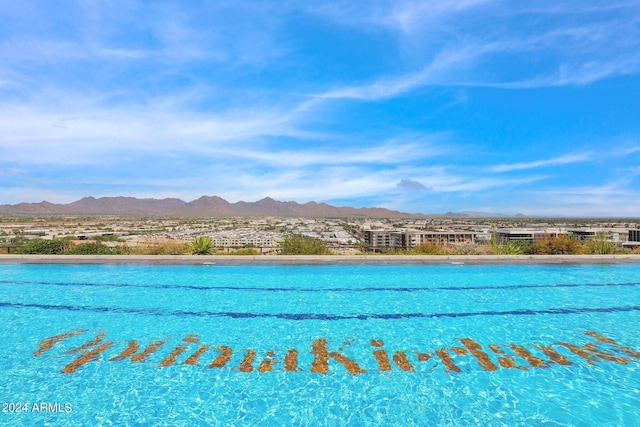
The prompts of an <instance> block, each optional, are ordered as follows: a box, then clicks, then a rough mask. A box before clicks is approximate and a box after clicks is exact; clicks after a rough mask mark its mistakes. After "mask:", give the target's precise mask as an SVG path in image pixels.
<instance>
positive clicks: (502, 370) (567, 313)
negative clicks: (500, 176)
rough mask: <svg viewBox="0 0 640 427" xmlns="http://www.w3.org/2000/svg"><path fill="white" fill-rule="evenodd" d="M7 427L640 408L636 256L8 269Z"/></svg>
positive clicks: (537, 414) (421, 421)
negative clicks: (600, 261)
mask: <svg viewBox="0 0 640 427" xmlns="http://www.w3.org/2000/svg"><path fill="white" fill-rule="evenodd" d="M0 322H1V324H2V325H3V327H2V329H3V333H2V335H1V337H0V397H1V401H2V403H3V412H2V414H1V415H0V423H1V424H7V425H9V424H10V425H20V424H23V425H36V424H43V425H44V424H47V423H50V424H51V425H69V424H75V425H82V424H83V425H96V424H101V425H127V424H129V425H139V424H148V425H256V424H261V423H262V424H265V425H478V424H479V425H633V424H635V423H637V420H638V416H639V415H640V369H639V362H640V354H639V353H638V351H640V337H639V336H638V325H639V324H640V265H637V264H636V265H562V266H558V265H547V266H543V265H493V266H492V265H477V266H467V265H465V266H462V265H430V266H421V265H378V266H376V265H339V266H337V265H335V266H330V265H329V266H326V265H325V266H277V265H271V266H223V265H208V266H207V265H201V266H143V265H20V264H12V265H3V266H1V267H0Z"/></svg>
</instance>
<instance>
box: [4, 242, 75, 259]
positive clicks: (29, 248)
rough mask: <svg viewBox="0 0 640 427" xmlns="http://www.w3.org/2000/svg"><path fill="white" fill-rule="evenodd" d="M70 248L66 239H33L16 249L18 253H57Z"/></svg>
mask: <svg viewBox="0 0 640 427" xmlns="http://www.w3.org/2000/svg"><path fill="white" fill-rule="evenodd" d="M68 248H69V241H68V240H64V239H53V240H46V239H33V240H31V241H29V242H28V243H26V244H25V245H24V246H22V247H21V248H20V249H18V250H17V251H16V253H17V254H33V255H57V254H60V253H62V252H64V251H65V250H66V249H68Z"/></svg>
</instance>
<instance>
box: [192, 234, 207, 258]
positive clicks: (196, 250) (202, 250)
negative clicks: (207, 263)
mask: <svg viewBox="0 0 640 427" xmlns="http://www.w3.org/2000/svg"><path fill="white" fill-rule="evenodd" d="M188 250H189V252H190V253H191V254H192V255H211V254H212V253H213V239H211V237H209V236H198V237H196V238H195V239H193V241H192V242H191V243H189V244H188Z"/></svg>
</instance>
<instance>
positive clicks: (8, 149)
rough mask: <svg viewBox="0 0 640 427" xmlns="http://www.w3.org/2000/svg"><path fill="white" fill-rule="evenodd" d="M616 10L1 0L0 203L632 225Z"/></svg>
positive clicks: (635, 185)
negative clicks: (293, 207) (270, 205)
mask: <svg viewBox="0 0 640 427" xmlns="http://www.w3.org/2000/svg"><path fill="white" fill-rule="evenodd" d="M639 99H640V3H638V2H637V1H624V0H621V1H616V0H612V1H597V0H596V1H590V2H581V1H564V2H552V1H540V2H535V3H528V2H509V1H500V0H458V1H453V0H451V1H447V0H442V1H407V0H399V1H375V0H374V1H366V2H365V1H349V2H337V1H328V2H321V3H318V4H316V3H313V2H312V3H308V2H298V3H296V2H274V1H264V2H249V1H233V2H227V1H217V2H178V1H167V2H157V3H156V2H150V3H147V2H139V1H124V0H122V1H113V2H108V3H101V2H87V1H68V2H62V3H58V2H47V1H38V0H36V1H28V0H27V1H23V2H2V7H1V8H0V204H15V203H19V202H40V201H42V200H47V201H49V202H53V203H69V202H73V201H75V200H78V199H80V198H82V197H85V196H93V197H102V196H131V197H137V198H165V197H176V198H180V199H182V200H185V201H191V200H194V199H196V198H198V197H200V196H201V195H203V194H204V195H217V196H220V197H222V198H224V199H226V200H228V201H230V202H237V201H241V200H244V201H257V200H260V199H262V198H264V197H271V198H274V199H276V200H280V201H289V200H292V201H296V202H299V203H305V202H307V201H312V200H313V201H317V202H326V203H329V204H332V205H338V206H340V205H346V206H353V207H356V208H358V207H374V206H377V207H384V208H388V209H392V210H399V211H403V212H411V213H416V212H422V213H441V212H447V211H453V212H460V211H481V212H494V213H502V214H511V215H513V214H517V213H522V214H525V215H531V216H582V217H589V216H593V217H595V216H609V217H611V216H617V217H630V216H633V217H637V216H640V120H639V119H638V117H640V102H639V101H638V100H639Z"/></svg>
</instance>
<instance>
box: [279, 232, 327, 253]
mask: <svg viewBox="0 0 640 427" xmlns="http://www.w3.org/2000/svg"><path fill="white" fill-rule="evenodd" d="M280 248H281V250H280V253H281V254H282V255H330V254H331V251H330V250H329V248H328V247H327V245H325V244H324V242H323V241H322V240H320V239H315V238H313V237H308V236H301V235H293V236H287V237H285V238H284V241H283V242H282V243H281V245H280Z"/></svg>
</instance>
